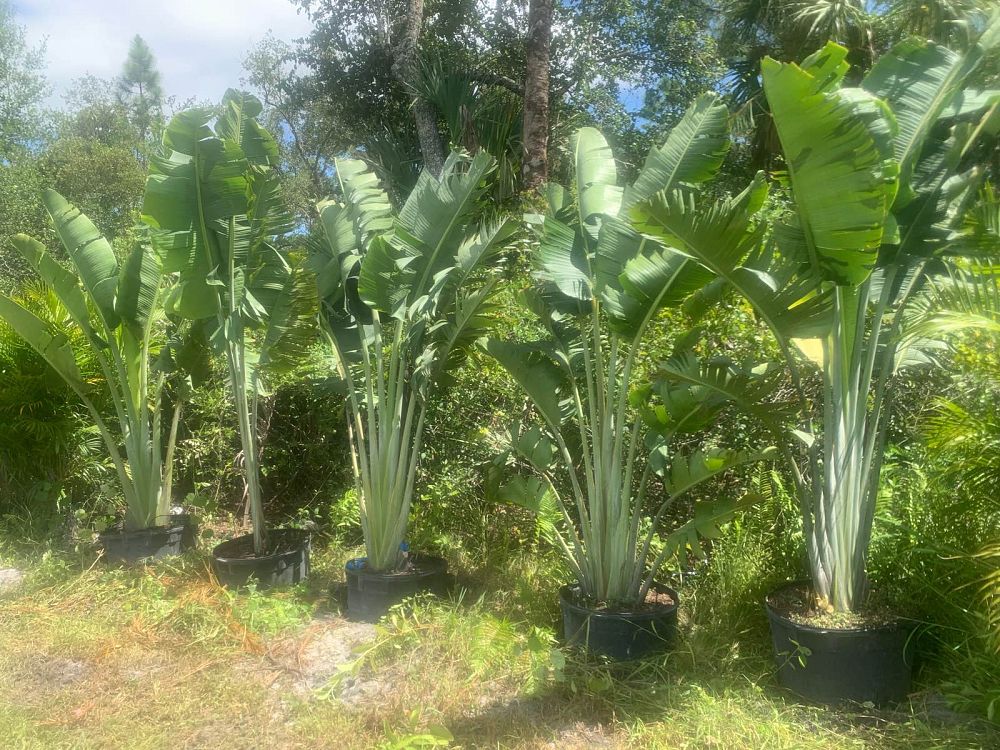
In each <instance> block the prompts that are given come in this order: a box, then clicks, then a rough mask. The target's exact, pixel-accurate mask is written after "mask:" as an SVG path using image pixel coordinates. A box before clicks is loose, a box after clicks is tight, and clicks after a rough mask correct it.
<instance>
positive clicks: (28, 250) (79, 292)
mask: <svg viewBox="0 0 1000 750" xmlns="http://www.w3.org/2000/svg"><path fill="white" fill-rule="evenodd" d="M11 243H12V244H13V245H14V247H15V248H16V249H17V250H18V252H20V253H21V255H22V256H24V258H25V260H27V261H28V264H29V265H30V266H31V267H32V268H33V269H35V273H37V274H38V276H39V277H40V278H41V279H42V281H44V282H45V283H46V284H47V285H48V286H49V288H51V289H52V291H53V292H55V294H56V296H57V297H58V298H59V301H60V302H61V303H62V304H63V306H64V307H65V308H66V310H67V311H68V312H69V314H70V316H71V317H72V318H73V320H74V321H75V322H76V324H77V325H78V326H80V328H81V329H83V331H84V332H85V333H86V334H87V336H88V337H93V336H94V335H95V333H94V330H93V327H92V326H91V324H90V311H89V309H88V308H87V298H86V297H85V296H84V293H83V289H82V288H81V287H80V280H79V278H78V277H77V276H74V275H73V274H72V273H70V272H69V271H68V270H66V269H65V268H63V267H62V266H61V265H59V263H57V262H56V261H55V260H54V259H53V258H52V256H51V255H49V253H48V251H47V250H46V249H45V246H44V245H43V244H42V243H41V242H39V241H38V240H36V239H34V238H33V237H29V236H28V235H26V234H18V235H14V237H12V238H11Z"/></svg>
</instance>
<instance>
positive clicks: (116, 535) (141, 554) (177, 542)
mask: <svg viewBox="0 0 1000 750" xmlns="http://www.w3.org/2000/svg"><path fill="white" fill-rule="evenodd" d="M183 533H184V530H183V529H182V528H181V527H180V526H151V527H150V528H148V529H138V530H137V531H121V530H108V531H104V532H101V534H100V536H99V538H100V540H101V545H102V546H103V547H104V557H105V559H106V560H107V561H108V562H109V563H113V564H121V563H126V564H128V565H132V564H134V563H137V562H140V561H142V560H160V559H162V558H164V557H169V556H170V555H178V554H180V551H181V537H182V536H183Z"/></svg>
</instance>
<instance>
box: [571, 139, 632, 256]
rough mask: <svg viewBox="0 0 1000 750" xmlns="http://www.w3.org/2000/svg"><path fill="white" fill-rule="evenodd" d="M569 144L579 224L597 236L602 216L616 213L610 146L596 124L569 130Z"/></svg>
mask: <svg viewBox="0 0 1000 750" xmlns="http://www.w3.org/2000/svg"><path fill="white" fill-rule="evenodd" d="M570 148H571V149H572V152H573V165H574V167H575V168H576V188H577V197H576V201H577V212H578V219H577V220H578V222H579V225H580V226H581V227H583V229H584V230H585V231H586V232H587V233H588V234H589V235H590V237H591V238H593V239H595V240H596V239H597V234H598V232H599V231H600V227H601V220H602V217H604V216H617V215H618V211H619V210H620V208H621V201H622V189H621V188H620V187H619V186H618V168H617V166H616V165H615V157H614V154H612V153H611V147H610V146H608V142H607V141H606V140H605V139H604V136H603V135H601V132H600V131H599V130H597V129H596V128H580V129H579V130H577V131H576V133H574V134H573V138H572V141H571V143H570Z"/></svg>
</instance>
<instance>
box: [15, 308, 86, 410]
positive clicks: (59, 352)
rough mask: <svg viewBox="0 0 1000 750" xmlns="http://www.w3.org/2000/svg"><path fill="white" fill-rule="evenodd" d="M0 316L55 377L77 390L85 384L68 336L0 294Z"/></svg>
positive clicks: (81, 390) (84, 391) (83, 388)
mask: <svg viewBox="0 0 1000 750" xmlns="http://www.w3.org/2000/svg"><path fill="white" fill-rule="evenodd" d="M0 318H2V319H3V320H4V322H5V323H7V325H9V326H10V327H11V328H12V329H13V330H14V332H15V333H16V334H17V335H18V336H20V337H21V338H22V339H24V341H25V342H26V343H27V344H28V345H29V346H30V347H31V348H32V349H34V350H35V351H36V352H38V354H39V355H40V356H41V357H42V359H44V360H45V361H46V362H47V363H48V364H49V366H50V367H52V369H53V370H55V371H56V372H57V373H58V374H59V377H61V378H62V379H63V380H65V381H66V383H67V384H68V385H69V386H70V387H71V388H72V389H73V390H75V391H76V392H77V393H80V394H84V393H86V392H87V391H88V390H89V388H88V386H87V384H86V382H85V381H84V380H83V377H82V376H81V375H80V370H79V369H78V368H77V365H76V356H75V355H74V353H73V348H72V347H71V346H70V343H69V340H68V339H67V338H66V336H65V335H64V334H62V333H59V332H57V331H53V330H52V329H51V328H50V327H49V325H48V324H47V323H46V322H45V321H44V320H42V319H41V318H39V317H38V316H37V315H35V314H34V313H33V312H31V311H30V310H28V309H27V308H25V307H23V306H21V305H19V304H18V303H17V302H15V301H14V300H12V299H11V298H10V297H7V296H6V295H3V294H0Z"/></svg>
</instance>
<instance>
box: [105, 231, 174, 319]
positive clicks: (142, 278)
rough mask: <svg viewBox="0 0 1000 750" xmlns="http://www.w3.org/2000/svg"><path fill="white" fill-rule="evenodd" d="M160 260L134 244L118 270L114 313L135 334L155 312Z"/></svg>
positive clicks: (144, 246)
mask: <svg viewBox="0 0 1000 750" xmlns="http://www.w3.org/2000/svg"><path fill="white" fill-rule="evenodd" d="M162 275H163V274H162V266H161V264H160V259H159V257H158V256H157V255H156V253H154V252H153V250H152V248H151V247H150V246H149V245H147V244H146V243H144V242H136V243H135V245H134V246H133V247H132V252H131V253H129V256H128V258H127V259H126V261H125V264H124V265H123V266H122V268H121V273H120V275H119V278H118V291H117V293H116V295H115V312H116V313H117V314H118V316H119V317H120V318H121V319H122V321H123V322H125V323H126V324H127V325H129V326H130V327H132V328H133V330H134V331H141V329H142V328H144V327H145V326H146V323H147V322H148V321H149V319H150V316H151V315H154V314H156V313H157V310H156V306H157V299H158V297H159V292H160V284H161V281H162Z"/></svg>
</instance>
